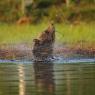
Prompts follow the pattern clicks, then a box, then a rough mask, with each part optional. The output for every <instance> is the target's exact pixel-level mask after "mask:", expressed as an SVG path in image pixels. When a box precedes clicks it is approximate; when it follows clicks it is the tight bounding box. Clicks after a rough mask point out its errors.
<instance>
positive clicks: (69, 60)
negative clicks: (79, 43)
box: [0, 57, 95, 64]
mask: <svg viewBox="0 0 95 95" xmlns="http://www.w3.org/2000/svg"><path fill="white" fill-rule="evenodd" d="M34 61H39V62H40V61H44V62H45V61H46V62H47V63H48V61H52V62H53V63H56V64H63V63H95V58H64V57H54V58H49V59H48V60H31V61H29V60H1V59H0V63H16V64H32V63H33V62H34ZM46 62H45V63H46Z"/></svg>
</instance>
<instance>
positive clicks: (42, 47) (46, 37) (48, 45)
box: [33, 24, 55, 60]
mask: <svg viewBox="0 0 95 95" xmlns="http://www.w3.org/2000/svg"><path fill="white" fill-rule="evenodd" d="M54 41H55V28H54V25H53V24H50V25H49V27H48V29H46V30H45V31H44V32H43V33H42V34H41V35H40V37H39V39H34V47H33V55H34V58H36V59H37V58H38V59H42V60H44V59H47V58H49V57H51V56H52V52H53V44H54Z"/></svg>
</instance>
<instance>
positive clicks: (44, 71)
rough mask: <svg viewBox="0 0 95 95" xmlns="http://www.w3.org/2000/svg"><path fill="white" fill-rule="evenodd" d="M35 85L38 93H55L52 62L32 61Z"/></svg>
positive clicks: (47, 94) (48, 94)
mask: <svg viewBox="0 0 95 95" xmlns="http://www.w3.org/2000/svg"><path fill="white" fill-rule="evenodd" d="M34 72H35V85H36V90H37V93H38V95H55V94H54V92H55V83H54V79H53V64H52V62H48V63H45V62H37V61H35V62H34Z"/></svg>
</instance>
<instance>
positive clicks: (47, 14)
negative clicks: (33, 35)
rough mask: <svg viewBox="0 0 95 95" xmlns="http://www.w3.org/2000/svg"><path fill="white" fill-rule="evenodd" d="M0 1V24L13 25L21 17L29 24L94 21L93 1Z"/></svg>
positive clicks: (94, 3)
mask: <svg viewBox="0 0 95 95" xmlns="http://www.w3.org/2000/svg"><path fill="white" fill-rule="evenodd" d="M28 1H29V0H0V22H1V23H2V22H7V23H15V22H16V21H17V20H19V19H20V18H21V17H23V16H27V17H31V19H32V20H31V23H38V22H41V21H48V20H51V19H52V20H54V21H55V22H57V23H61V22H75V21H86V22H88V21H94V20H95V7H94V5H95V0H30V1H31V2H28Z"/></svg>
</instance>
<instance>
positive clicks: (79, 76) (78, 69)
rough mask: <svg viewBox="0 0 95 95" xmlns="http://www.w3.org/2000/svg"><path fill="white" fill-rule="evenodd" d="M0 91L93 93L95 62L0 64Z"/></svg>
mask: <svg viewBox="0 0 95 95" xmlns="http://www.w3.org/2000/svg"><path fill="white" fill-rule="evenodd" d="M0 95H95V64H88V63H87V64H54V63H53V64H52V62H47V63H44V62H37V61H36V62H34V63H33V64H0Z"/></svg>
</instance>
